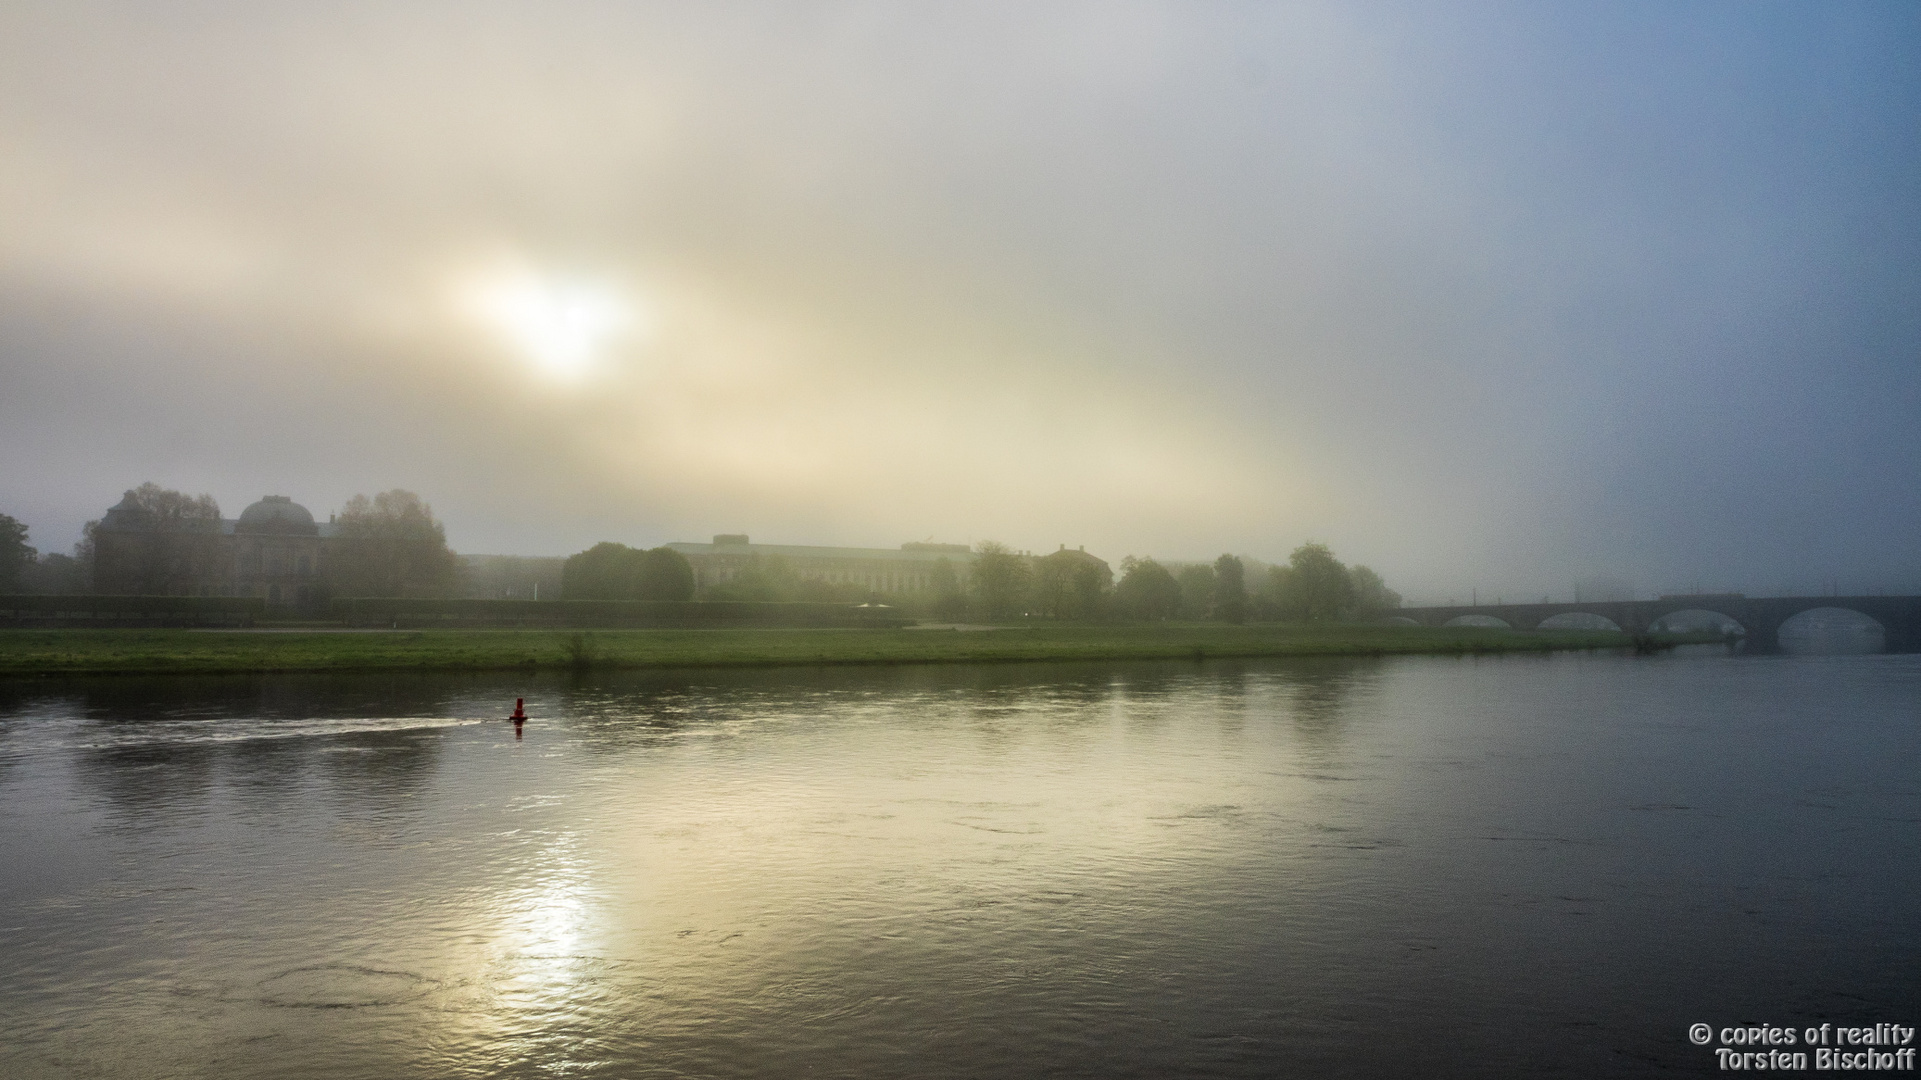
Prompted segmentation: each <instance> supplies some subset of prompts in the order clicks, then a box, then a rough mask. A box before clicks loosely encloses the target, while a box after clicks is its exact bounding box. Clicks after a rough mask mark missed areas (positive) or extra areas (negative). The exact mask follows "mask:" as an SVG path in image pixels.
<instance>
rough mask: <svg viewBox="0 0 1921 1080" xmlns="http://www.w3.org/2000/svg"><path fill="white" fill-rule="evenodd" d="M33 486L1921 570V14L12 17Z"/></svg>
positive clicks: (1640, 10) (866, 528)
mask: <svg viewBox="0 0 1921 1080" xmlns="http://www.w3.org/2000/svg"><path fill="white" fill-rule="evenodd" d="M0 27H4V28H5V30H6V33H4V34H0V57H4V59H5V62H4V64H0V214H4V216H5V219H6V220H7V222H8V228H6V229H5V230H0V386H3V387H4V391H0V454H4V455H5V457H6V460H8V461H9V462H10V463H12V465H13V467H12V468H11V469H9V470H8V477H7V480H6V482H5V484H4V485H0V513H5V514H9V515H11V516H13V517H15V518H18V519H19V520H21V521H22V522H24V523H26V524H27V525H28V526H29V528H30V529H31V543H33V544H34V545H35V546H36V547H38V548H39V549H40V550H41V551H42V552H65V551H67V550H68V549H69V548H70V547H71V545H72V544H73V543H74V542H75V541H77V540H79V539H80V533H81V528H82V526H83V524H84V523H85V522H86V521H89V520H92V519H97V518H99V517H100V516H101V514H102V513H103V512H104V511H105V510H106V509H107V507H109V506H111V505H113V503H114V502H115V501H117V500H118V498H119V496H120V493H121V492H122V491H124V490H126V489H128V488H131V487H135V486H137V485H139V484H140V483H142V482H145V481H153V482H156V483H158V484H160V485H162V486H164V487H167V488H173V489H178V490H180V491H184V492H187V493H190V494H199V493H201V492H208V493H211V494H212V495H214V496H215V498H216V499H218V501H219V502H220V504H221V506H222V509H223V511H224V512H226V513H228V514H233V513H236V512H237V511H238V509H239V508H240V507H242V506H245V505H247V504H249V503H252V502H253V501H255V500H257V499H259V498H260V497H261V496H262V495H265V494H283V495H287V496H289V497H291V498H292V499H294V500H295V501H296V502H299V503H302V504H303V505H305V506H307V507H309V508H310V509H312V510H313V512H314V513H315V514H316V515H319V516H322V517H323V518H324V515H325V514H326V513H327V512H329V511H330V510H337V509H339V508H340V507H341V506H342V505H344V504H345V502H346V501H347V499H348V498H350V497H352V496H353V495H355V494H357V493H364V494H372V493H374V492H377V491H384V490H388V489H393V488H404V489H406V490H409V491H414V492H417V493H418V494H419V495H420V496H421V497H422V498H424V499H425V500H427V501H428V502H429V503H431V504H432V506H433V507H434V510H435V513H436V514H437V516H438V517H439V519H440V520H441V521H442V522H443V523H444V524H445V525H446V529H447V534H448V540H449V542H450V543H451V544H452V546H453V547H454V548H455V549H456V550H458V551H462V552H474V553H479V552H487V553H497V554H503V555H536V556H565V555H569V554H572V553H574V552H578V551H581V550H583V549H585V548H587V547H589V546H591V545H592V544H594V543H597V542H600V541H607V540H612V541H618V542H622V543H626V544H630V545H634V546H639V547H653V546H656V545H659V544H664V543H668V542H672V541H694V542H698V541H701V540H703V539H704V538H706V537H708V536H711V535H713V534H715V533H721V532H742V533H747V534H749V535H752V536H753V537H754V538H755V540H756V541H757V542H761V541H764V542H774V543H792V544H806V545H836V546H860V547H891V546H895V545H898V544H899V543H901V542H903V541H910V540H922V539H930V538H931V539H933V540H935V541H941V542H953V543H967V544H975V543H978V542H981V541H986V540H995V541H1000V542H1004V543H1006V544H1008V545H1009V546H1011V547H1013V548H1016V549H1021V550H1031V551H1034V552H1037V553H1044V552H1048V551H1052V550H1054V549H1055V547H1056V546H1057V545H1060V544H1065V545H1066V546H1067V547H1070V548H1073V547H1077V546H1082V545H1085V547H1086V548H1087V550H1088V551H1090V552H1094V553H1097V554H1099V555H1100V556H1101V557H1103V558H1105V559H1108V560H1109V561H1110V562H1114V563H1118V562H1119V560H1120V559H1121V558H1122V557H1123V556H1125V555H1137V556H1151V557H1154V558H1157V559H1161V560H1165V561H1169V562H1203V561H1208V560H1211V559H1213V558H1214V557H1215V556H1217V555H1219V554H1221V553H1223V552H1229V553H1233V554H1237V555H1243V556H1247V557H1251V558H1254V559H1258V560H1262V561H1265V562H1270V563H1274V562H1284V561H1285V560H1286V559H1287V556H1288V553H1289V552H1290V551H1291V550H1292V549H1293V548H1295V547H1296V546H1297V545H1300V544H1302V543H1304V542H1308V541H1316V542H1322V543H1326V544H1327V545H1329V546H1330V547H1331V548H1332V549H1333V550H1334V551H1335V552H1336V553H1338V554H1339V556H1340V557H1341V558H1342V559H1343V560H1345V561H1347V562H1350V563H1359V564H1366V565H1368V566H1371V567H1373V568H1374V569H1375V570H1377V571H1378V572H1379V573H1380V574H1381V575H1382V577H1384V578H1385V579H1386V581H1387V582H1388V583H1389V584H1390V585H1391V586H1392V587H1394V588H1395V589H1398V590H1399V591H1400V592H1401V593H1403V594H1404V595H1405V596H1406V597H1407V598H1408V601H1409V602H1410V603H1414V602H1420V601H1423V600H1432V601H1434V602H1443V601H1446V600H1448V599H1450V598H1453V599H1458V600H1461V601H1466V600H1467V599H1468V597H1469V595H1470V594H1471V592H1474V591H1478V594H1479V595H1480V596H1481V597H1482V598H1483V599H1486V598H1491V597H1495V596H1501V597H1505V598H1506V599H1507V600H1509V601H1515V600H1532V599H1536V598H1538V597H1541V596H1543V595H1553V596H1556V597H1557V598H1558V597H1570V596H1571V595H1572V592H1573V590H1574V588H1575V586H1576V584H1577V583H1581V582H1595V581H1602V580H1606V581H1610V582H1613V583H1616V584H1618V585H1620V586H1621V587H1625V588H1630V589H1632V590H1633V591H1634V592H1636V593H1637V594H1640V595H1657V594H1660V593H1678V592H1688V591H1709V592H1713V591H1738V592H1746V593H1748V594H1750V595H1770V594H1790V593H1808V594H1812V593H1826V592H1830V591H1837V592H1841V593H1850V592H1856V593H1872V592H1905V593H1921V557H1917V556H1921V441H1917V440H1916V439H1915V438H1914V435H1913V428H1914V426H1915V418H1916V417H1917V416H1921V363H1917V359H1921V357H1918V356H1917V352H1916V350H1917V343H1918V342H1921V129H1918V128H1917V125H1916V124H1915V122H1914V117H1915V116H1917V115H1921V64H1916V62H1915V61H1916V58H1917V46H1921V11H1918V10H1917V9H1915V8H1914V7H1912V6H1911V5H1898V4H1864V5H1857V6H1850V7H1846V8H1830V7H1809V8H1799V7H1789V6H1740V7H1733V6H1728V7H1717V6H1710V5H1687V6H1679V7H1674V6H1653V5H1648V6H1642V7H1627V8H1615V9H1608V10H1603V11H1574V10H1561V9H1541V8H1534V7H1526V6H1520V5H1502V4H1491V5H1480V6H1472V7H1458V6H1453V5H1427V4H1397V5H1386V6H1381V7H1375V8H1369V9H1366V10H1364V11H1355V10H1351V9H1349V8H1347V7H1344V6H1339V5H1314V4H1302V5H1291V6H1287V7H1285V8H1252V7H1250V8H1219V9H1195V8H1190V7H1182V6H1176V5H1162V4H1126V5H1078V4H1062V5H1052V6H1043V7H1038V8H1012V7H999V6H990V5H966V6H960V7H953V6H940V7H935V6H925V7H897V6H872V5H857V4H847V5H843V4H830V5H817V6H810V7H742V8H734V9H725V10H722V9H680V8H675V7H671V6H665V5H661V6H637V7H631V8H630V7H611V6H603V5H598V4H580V3H566V4H556V5H546V6H543V7H542V8H540V9H539V10H538V11H534V10H532V9H523V8H519V7H515V6H513V5H501V4H484V3H483V4H470V5H458V6H453V5H448V6H440V5H421V6H416V7H410V8H407V9H404V10H395V9H388V8H385V7H380V6H359V5H342V6H338V7H334V8H329V9H326V10H324V11H318V10H316V11H305V10H302V11H263V10H258V9H256V8H254V7H252V6H246V5H238V4H222V3H213V4H207V5H201V6H199V7H196V8H195V9H194V11H193V13H192V14H191V15H188V14H186V13H182V12H167V13H164V14H163V13H162V12H160V11H159V10H158V9H149V8H145V7H142V6H139V5H115V4H105V5H94V6H86V5H57V6H56V5H18V6H15V7H12V8H10V9H9V10H8V12H7V13H6V14H5V15H0Z"/></svg>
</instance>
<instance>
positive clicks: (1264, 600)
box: [0, 483, 1401, 623]
mask: <svg viewBox="0 0 1921 1080" xmlns="http://www.w3.org/2000/svg"><path fill="white" fill-rule="evenodd" d="M127 502H128V503H129V504H130V505H131V508H132V512H133V513H134V514H135V515H136V516H137V518H138V519H139V520H140V522H141V523H142V526H143V528H145V529H149V530H152V531H153V532H154V533H157V534H158V535H159V536H160V537H161V538H162V541H163V544H162V546H163V547H164V546H165V541H166V540H167V539H168V538H177V541H178V544H179V545H180V546H181V547H182V550H183V551H184V550H185V548H186V547H187V546H190V545H192V544H195V543H204V541H205V538H207V537H208V536H209V532H208V526H209V525H210V524H215V525H217V523H218V522H219V521H220V507H219V504H218V503H216V502H215V501H214V499H213V497H212V496H210V495H198V496H189V495H186V494H184V493H182V492H178V491H172V490H168V489H166V488H162V487H160V486H159V485H157V484H153V483H147V484H142V485H141V486H140V487H138V488H135V489H134V490H132V491H131V492H128V499H127ZM99 524H100V523H99V522H98V521H90V522H88V523H87V526H86V529H85V530H84V532H83V535H82V539H81V541H80V542H79V543H78V544H75V545H74V550H73V554H71V555H62V554H40V553H38V552H36V551H35V550H34V548H33V547H32V546H31V545H30V544H29V543H28V534H27V528H26V526H25V525H23V524H21V523H20V522H19V521H17V520H15V519H14V518H12V517H9V516H7V515H5V514H0V593H12V592H38V593H79V592H88V591H91V587H92V570H93V561H94V557H95V550H94V549H95V533H96V531H97V529H98V527H99ZM334 525H335V539H334V540H333V541H330V542H329V545H328V557H327V564H326V567H325V571H324V574H323V575H322V576H323V580H324V586H323V588H324V590H325V591H327V592H331V594H332V595H338V596H427V597H446V596H455V595H459V593H460V591H461V589H462V587H463V585H464V581H463V572H464V565H463V564H462V562H461V560H460V558H459V556H457V555H455V554H454V553H453V551H452V550H451V549H450V548H449V547H448V546H447V535H446V529H445V527H444V526H443V525H442V524H441V523H440V522H439V521H437V520H435V518H434V515H433V508H432V507H431V506H429V505H428V504H427V503H426V502H425V501H424V500H422V499H421V498H420V496H418V495H416V494H414V493H412V492H409V491H402V490H399V489H395V490H392V491H383V492H381V493H379V494H377V495H374V496H372V497H368V496H365V495H356V496H354V497H353V498H352V499H349V500H348V501H347V504H346V505H345V506H344V507H343V508H342V510H341V511H340V512H339V513H338V514H337V515H335V519H334ZM169 558H170V556H169V553H168V552H166V551H163V552H162V554H161V557H159V558H157V559H156V560H155V564H156V566H159V565H164V564H165V563H167V562H168V561H169ZM174 561H177V560H174ZM1120 569H1121V573H1120V577H1119V579H1118V580H1116V579H1115V576H1114V573H1113V571H1112V569H1111V568H1110V567H1109V566H1108V564H1107V563H1106V562H1105V561H1104V560H1102V559H1099V558H1097V557H1095V556H1093V555H1089V554H1087V553H1086V552H1085V551H1075V550H1068V549H1066V548H1062V549H1061V550H1059V551H1056V552H1053V553H1052V554H1048V555H1042V556H1031V555H1025V554H1022V553H1019V552H1016V551H1014V550H1013V549H1012V548H1009V547H1008V546H1007V545H1005V544H1002V543H998V542H995V541H986V542H983V543H981V544H979V545H978V546H977V547H976V548H975V550H974V559H973V562H972V564H971V566H969V567H968V568H967V570H966V572H964V573H963V572H962V570H961V569H960V568H959V567H957V566H956V565H955V564H954V563H952V562H950V561H949V560H947V559H941V560H939V561H937V562H936V563H934V565H933V567H932V572H931V574H930V575H929V579H930V581H931V584H930V586H929V587H927V588H925V589H922V590H918V591H914V592H906V593H889V594H881V593H877V592H875V591H873V590H871V589H869V588H867V587H865V586H862V585H859V584H856V583H852V582H834V581H827V580H824V579H821V578H818V577H812V576H808V575H804V574H802V573H800V572H798V571H797V570H796V569H795V568H794V567H793V566H792V565H791V564H789V563H788V562H787V561H786V560H784V559H782V558H781V557H779V556H777V555H775V556H765V557H763V556H761V555H758V554H756V555H753V556H750V557H749V558H748V559H747V561H746V565H745V566H744V567H742V568H741V570H740V571H739V572H738V573H736V574H735V575H734V576H733V577H732V579H730V580H728V581H724V582H712V583H709V584H706V585H703V586H697V585H696V582H695V575H694V571H693V567H692V565H691V564H689V562H688V561H687V559H686V557H685V556H683V555H681V554H680V553H679V552H676V551H674V550H672V549H671V548H666V547H656V548H649V549H641V548H633V547H629V546H627V545H625V544H619V543H612V542H608V543H601V544H596V545H594V546H593V547H591V548H588V549H587V550H585V551H582V552H578V553H576V554H574V555H572V556H570V557H568V558H567V560H566V562H565V563H564V564H563V566H562V571H561V590H560V598H561V599H570V600H669V601H681V600H746V601H813V602H820V603H861V602H875V601H884V602H887V603H890V604H893V605H894V606H896V607H899V608H901V609H902V611H903V614H912V615H918V616H931V617H934V618H939V619H947V620H953V621H960V620H963V619H991V620H1004V619H1012V618H1042V619H1056V620H1064V621H1090V622H1091V621H1102V620H1110V619H1122V620H1156V621H1158V620H1167V619H1181V620H1191V621H1201V620H1212V621H1219V622H1226V623H1242V622H1248V621H1258V622H1270V621H1295V622H1333V621H1341V620H1352V619H1369V618H1379V617H1381V616H1382V615H1384V614H1385V613H1387V612H1389V611H1392V610H1393V609H1394V608H1397V607H1399V606H1400V603H1401V597H1400V594H1398V593H1396V592H1394V590H1392V589H1390V588H1388V587H1387V584H1386V583H1385V582H1383V581H1382V580H1381V577H1380V575H1379V574H1377V573H1375V572H1374V571H1373V570H1371V569H1369V568H1368V567H1366V566H1358V565H1357V566H1345V565H1343V564H1342V563H1341V561H1340V560H1339V559H1337V558H1335V556H1334V553H1333V552H1332V551H1331V550H1329V549H1328V547H1327V545H1325V544H1319V543H1306V544H1302V545H1301V546H1300V547H1297V548H1295V549H1294V552H1293V553H1292V554H1291V555H1290V556H1289V557H1288V561H1287V562H1286V563H1281V564H1275V565H1267V564H1263V563H1260V562H1258V561H1256V560H1252V559H1244V558H1242V557H1240V556H1235V555H1228V554H1223V555H1221V556H1220V557H1219V558H1217V559H1215V560H1214V561H1213V562H1212V563H1193V564H1171V565H1170V564H1163V563H1161V562H1158V561H1156V560H1154V559H1152V558H1136V557H1134V556H1132V555H1130V556H1128V557H1127V558H1125V559H1122V560H1121V567H1120ZM156 573H157V572H156ZM143 584H144V585H145V586H146V587H147V588H148V589H150V590H151V591H155V592H165V591H167V590H166V588H165V587H164V582H163V581H162V580H161V579H160V578H159V577H156V578H155V580H154V581H151V582H143Z"/></svg>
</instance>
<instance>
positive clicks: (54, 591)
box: [20, 551, 91, 596]
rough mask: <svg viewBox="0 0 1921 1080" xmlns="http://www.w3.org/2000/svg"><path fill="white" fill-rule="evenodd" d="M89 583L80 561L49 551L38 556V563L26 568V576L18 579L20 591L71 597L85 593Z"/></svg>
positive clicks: (84, 568)
mask: <svg viewBox="0 0 1921 1080" xmlns="http://www.w3.org/2000/svg"><path fill="white" fill-rule="evenodd" d="M90 581H91V577H90V575H89V574H88V573H87V568H86V567H85V566H83V565H81V563H80V560H78V559H76V558H74V557H73V556H71V555H62V554H60V553H59V552H54V551H50V552H48V553H46V554H45V555H42V556H40V561H39V562H37V563H34V564H33V565H31V566H29V567H27V572H26V574H25V575H24V576H23V577H22V578H21V579H20V591H21V592H29V593H42V594H47V595H61V596H71V595H73V594H75V593H84V592H86V591H87V586H88V583H89V582H90Z"/></svg>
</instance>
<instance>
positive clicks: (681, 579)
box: [560, 542, 694, 600]
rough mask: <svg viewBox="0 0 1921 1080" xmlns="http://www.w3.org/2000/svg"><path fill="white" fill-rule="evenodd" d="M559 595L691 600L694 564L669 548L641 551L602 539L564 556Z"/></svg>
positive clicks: (589, 597) (617, 598)
mask: <svg viewBox="0 0 1921 1080" xmlns="http://www.w3.org/2000/svg"><path fill="white" fill-rule="evenodd" d="M560 595H561V598H562V599H564V600H691V599H693V596H694V568H693V565H692V564H690V563H689V562H688V561H687V557H686V556H685V555H682V554H681V553H680V552H678V551H675V550H673V549H672V548H665V547H657V548H649V549H647V550H645V551H642V550H641V549H639V548H631V547H628V546H627V545H626V544H616V543H612V542H603V543H599V544H595V545H594V546H593V547H590V548H588V549H587V550H586V551H582V552H579V553H577V554H574V555H569V556H568V557H567V561H566V563H565V564H563V565H562V566H561V570H560Z"/></svg>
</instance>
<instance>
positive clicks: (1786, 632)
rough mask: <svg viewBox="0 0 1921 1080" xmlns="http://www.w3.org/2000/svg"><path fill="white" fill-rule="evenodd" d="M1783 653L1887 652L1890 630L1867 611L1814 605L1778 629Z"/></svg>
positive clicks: (1816, 654)
mask: <svg viewBox="0 0 1921 1080" xmlns="http://www.w3.org/2000/svg"><path fill="white" fill-rule="evenodd" d="M1775 637H1776V639H1777V640H1778V642H1779V645H1780V648H1781V651H1782V652H1788V653H1796V654H1800V655H1804V656H1830V655H1852V654H1860V653H1878V652H1886V651H1887V648H1888V630H1887V627H1886V626H1884V625H1882V623H1881V621H1880V620H1879V619H1876V618H1875V617H1874V616H1872V615H1869V614H1867V613H1866V612H1862V611H1856V610H1854V609H1853V608H1844V607H1831V606H1821V607H1810V608H1808V609H1806V610H1804V611H1799V612H1796V613H1795V614H1793V615H1790V616H1788V617H1787V618H1785V619H1783V620H1781V626H1780V628H1779V629H1778V630H1776V631H1775Z"/></svg>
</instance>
